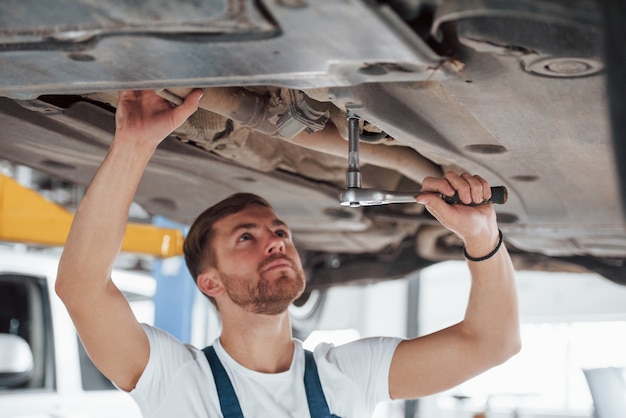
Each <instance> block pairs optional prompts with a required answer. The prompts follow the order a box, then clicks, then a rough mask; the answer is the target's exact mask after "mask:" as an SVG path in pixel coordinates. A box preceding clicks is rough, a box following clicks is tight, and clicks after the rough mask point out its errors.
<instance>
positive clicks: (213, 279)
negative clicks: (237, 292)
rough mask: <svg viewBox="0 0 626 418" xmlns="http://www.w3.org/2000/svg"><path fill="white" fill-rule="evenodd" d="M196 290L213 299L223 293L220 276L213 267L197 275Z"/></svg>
mask: <svg viewBox="0 0 626 418" xmlns="http://www.w3.org/2000/svg"><path fill="white" fill-rule="evenodd" d="M198 288H199V289H200V291H201V292H202V293H204V294H205V295H207V296H211V297H213V298H214V297H216V296H218V295H220V294H222V293H224V286H223V285H222V280H221V278H220V275H219V273H218V272H217V270H216V269H214V268H213V267H209V268H208V269H206V270H205V271H204V272H202V273H200V274H199V275H198Z"/></svg>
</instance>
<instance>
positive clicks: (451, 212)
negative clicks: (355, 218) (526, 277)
mask: <svg viewBox="0 0 626 418" xmlns="http://www.w3.org/2000/svg"><path fill="white" fill-rule="evenodd" d="M423 190H424V191H433V192H437V193H441V194H444V195H447V196H452V195H453V194H454V192H455V191H458V193H459V196H460V197H461V200H462V201H463V202H464V203H470V202H472V201H474V202H481V201H482V200H483V199H488V198H489V197H491V196H490V195H491V190H490V188H489V184H488V183H487V182H486V181H485V180H484V179H482V178H480V177H479V176H471V175H469V174H463V175H461V176H459V175H457V174H455V173H451V172H450V173H446V175H445V176H444V177H443V178H441V179H434V178H427V179H426V180H424V183H423ZM418 202H420V203H423V204H425V205H426V208H427V209H428V211H429V212H430V213H431V214H432V215H433V216H435V217H436V218H437V219H438V220H439V221H440V222H441V223H442V224H443V225H444V226H445V227H447V228H448V229H450V230H451V231H452V232H455V233H456V234H457V235H458V236H459V237H460V238H461V239H462V240H463V243H464V245H465V249H466V251H467V254H468V255H470V256H471V257H474V258H480V257H483V256H486V255H488V254H490V253H491V252H492V251H493V250H494V249H495V248H496V245H497V243H498V241H499V232H498V225H497V223H496V214H495V211H494V210H493V208H492V206H491V205H484V206H474V207H472V206H463V205H448V204H446V203H445V202H444V201H443V200H442V199H441V198H440V197H439V196H438V195H436V194H428V195H421V196H420V197H418ZM468 266H469V269H470V273H471V277H472V286H471V291H470V296H469V302H468V306H467V310H466V312H465V317H464V319H463V320H462V321H461V322H460V323H458V324H456V325H453V326H451V327H449V328H446V329H443V330H441V331H438V332H435V333H433V334H430V335H427V336H423V337H418V338H415V339H412V340H406V341H403V342H401V343H400V345H399V346H398V348H397V349H396V352H395V354H394V357H393V361H392V364H391V370H390V372H389V392H390V395H391V397H392V398H394V399H409V398H418V397H422V396H426V395H430V394H433V393H437V392H440V391H443V390H446V389H449V388H451V387H454V386H456V385H458V384H460V383H462V382H464V381H465V380H467V379H469V378H471V377H473V376H475V375H477V374H479V373H481V372H483V371H485V370H487V369H489V368H491V367H493V366H496V365H498V364H500V363H502V362H504V361H505V360H507V359H508V358H509V357H511V356H512V355H514V354H515V353H517V352H518V351H519V349H520V346H521V345H520V337H519V319H518V307H517V295H516V289H515V283H514V271H513V266H512V264H511V259H510V257H509V254H508V252H507V250H506V248H505V246H504V245H501V246H500V248H499V249H498V251H497V252H496V253H495V255H493V257H491V258H489V259H486V260H483V261H468Z"/></svg>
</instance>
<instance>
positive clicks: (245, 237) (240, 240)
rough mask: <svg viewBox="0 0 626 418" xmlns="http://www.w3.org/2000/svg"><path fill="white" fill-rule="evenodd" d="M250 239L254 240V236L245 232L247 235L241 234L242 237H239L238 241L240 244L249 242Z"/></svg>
mask: <svg viewBox="0 0 626 418" xmlns="http://www.w3.org/2000/svg"><path fill="white" fill-rule="evenodd" d="M250 239H252V234H250V233H248V232H245V233H243V234H241V236H240V237H239V240H238V241H239V242H243V241H248V240H250Z"/></svg>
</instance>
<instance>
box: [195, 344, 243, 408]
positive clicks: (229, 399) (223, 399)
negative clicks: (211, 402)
mask: <svg viewBox="0 0 626 418" xmlns="http://www.w3.org/2000/svg"><path fill="white" fill-rule="evenodd" d="M202 351H203V352H204V355H205V356H206V359H207V360H208V361H209V365H210V366H211V371H212V372H213V380H215V386H216V387H217V396H218V397H219V398H220V408H221V409H222V415H224V418H243V412H241V406H240V405H239V400H238V399H237V395H236V394H235V389H234V388H233V384H232V383H231V382H230V378H229V377H228V374H227V373H226V369H224V366H223V365H222V362H221V361H220V359H219V358H218V357H217V354H216V353H215V349H214V348H213V346H212V345H210V346H208V347H206V348H205V349H203V350H202Z"/></svg>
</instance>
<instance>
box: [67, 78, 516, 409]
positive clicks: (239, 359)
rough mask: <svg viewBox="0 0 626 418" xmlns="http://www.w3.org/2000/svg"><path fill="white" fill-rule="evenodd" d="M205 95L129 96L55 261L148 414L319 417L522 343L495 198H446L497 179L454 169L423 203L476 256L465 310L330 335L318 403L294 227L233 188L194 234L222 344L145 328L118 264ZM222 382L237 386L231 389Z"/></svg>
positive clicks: (319, 362)
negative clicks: (144, 189) (158, 162)
mask: <svg viewBox="0 0 626 418" xmlns="http://www.w3.org/2000/svg"><path fill="white" fill-rule="evenodd" d="M201 94H202V92H201V91H200V90H196V91H193V92H192V93H191V94H190V95H189V96H188V97H187V98H186V99H185V101H184V103H183V104H181V105H180V106H178V107H175V108H172V107H171V106H170V104H169V103H168V102H166V101H164V100H163V99H161V98H159V97H158V96H157V95H155V94H154V93H153V92H149V91H134V92H131V91H127V92H122V93H121V94H120V99H119V103H118V108H117V113H116V131H115V135H114V138H113V141H112V143H111V147H110V150H109V153H108V154H107V156H106V158H105V160H104V161H103V163H102V165H101V167H100V168H99V170H98V172H97V173H96V175H95V177H94V179H93V181H92V183H91V185H90V186H89V188H88V190H87V192H86V194H85V197H84V198H83V201H82V202H81V204H80V206H79V207H78V210H77V212H76V216H75V219H74V223H73V226H72V229H71V231H70V234H69V237H68V240H67V243H66V246H65V250H64V253H63V256H62V257H61V261H60V264H59V271H58V278H57V284H56V291H57V293H58V295H59V296H60V297H61V299H62V300H63V301H64V303H65V305H66V306H67V309H68V311H69V313H70V315H71V316H72V319H73V321H74V323H75V325H76V329H77V330H78V333H79V335H80V338H81V340H82V342H83V344H84V346H85V348H86V350H87V352H88V353H89V356H90V357H91V359H92V360H93V362H94V363H95V365H96V366H97V367H98V368H99V369H100V370H101V371H102V373H103V374H104V375H106V376H107V377H108V378H109V379H110V380H111V381H113V382H114V383H115V384H116V385H117V386H118V387H119V388H121V389H122V390H125V391H128V392H130V394H131V396H133V398H134V399H135V400H136V401H137V403H138V404H139V406H140V408H141V410H142V412H143V413H144V415H145V416H150V417H152V416H155V417H156V416H159V417H171V416H183V417H219V416H231V415H229V413H227V412H225V411H224V410H225V409H226V408H229V405H237V407H239V408H240V410H241V411H240V412H241V413H237V414H235V415H232V416H246V417H261V416H263V417H292V416H293V417H301V416H302V417H306V416H318V415H317V412H315V411H314V409H315V407H314V406H312V404H314V405H318V404H319V405H322V406H321V408H322V409H324V408H326V412H324V414H323V416H330V415H329V414H333V416H341V417H344V418H347V417H359V418H361V417H364V416H368V415H371V412H372V410H373V408H374V405H375V404H376V402H379V401H384V400H389V399H407V398H417V397H421V396H425V395H429V394H432V393H436V392H439V391H442V390H445V389H447V388H450V387H452V386H455V385H457V384H459V383H461V382H463V381H465V380H467V379H468V378H470V377H472V376H475V375H477V374H478V373H480V372H482V371H484V370H486V369H488V368H490V367H492V366H495V365H497V364H499V363H501V362H503V361H505V360H506V359H507V358H509V357H510V356H511V355H513V354H515V353H516V352H517V351H518V350H519V347H520V341H519V325H518V317H517V301H516V291H515V284H514V272H513V268H512V265H511V260H510V257H509V256H508V254H507V251H506V248H505V247H504V246H503V245H500V244H501V241H502V236H501V234H499V230H498V227H497V223H496V215H495V212H494V210H493V208H492V207H491V205H482V206H474V207H471V206H464V205H448V204H446V203H444V202H443V200H442V199H441V198H440V197H439V193H441V194H443V195H449V196H451V195H453V194H454V193H455V192H458V193H459V195H460V197H461V199H462V200H463V201H464V202H465V203H470V202H472V201H473V202H481V201H483V199H486V198H489V197H490V188H489V185H488V184H487V182H486V181H485V180H483V179H482V178H480V177H478V176H471V175H469V174H463V175H457V174H454V173H447V174H446V175H445V176H444V177H443V178H438V179H435V178H427V179H425V180H424V182H423V189H424V190H425V191H432V192H433V193H432V194H426V195H420V197H419V198H418V202H419V203H422V204H424V205H426V208H427V209H428V210H429V211H430V212H431V213H432V214H433V215H434V216H435V217H436V218H437V219H438V220H439V221H440V222H441V223H442V224H443V225H444V226H446V227H447V228H449V229H450V230H452V231H453V232H455V233H456V234H458V235H459V236H460V237H461V239H462V240H463V242H464V244H465V249H466V254H467V255H468V257H470V259H471V257H477V258H475V259H474V260H475V261H469V262H468V264H469V269H470V271H471V275H472V289H471V292H470V299H469V302H468V307H467V311H466V314H465V318H464V319H463V321H462V322H460V323H458V324H456V325H454V326H451V327H449V328H446V329H444V330H441V331H439V332H436V333H434V334H431V335H428V336H423V337H420V338H416V339H412V340H399V339H394V338H379V339H367V340H362V341H357V342H354V343H350V344H347V345H344V346H340V347H333V346H331V345H328V344H322V345H321V346H320V347H318V348H316V350H315V353H314V360H315V361H314V362H313V365H314V366H315V365H316V368H317V370H315V369H314V371H313V372H312V373H309V375H313V376H314V378H313V382H315V379H318V380H317V382H318V383H319V382H321V387H322V389H323V393H322V394H321V399H316V400H315V399H314V400H311V397H310V396H309V387H310V385H309V384H308V383H304V381H303V379H308V378H307V377H306V376H307V373H308V370H309V363H308V360H307V361H305V357H306V356H307V355H305V354H304V351H303V350H302V346H301V344H300V342H298V341H295V340H293V339H292V337H291V327H290V322H289V316H288V313H287V307H288V305H289V304H290V303H291V302H292V301H293V300H294V299H295V298H296V297H297V296H298V295H299V294H300V293H301V292H302V290H303V289H304V283H305V281H304V277H303V271H302V265H301V263H300V259H299V257H298V253H297V252H296V249H295V248H294V245H293V242H292V240H291V235H290V231H289V228H288V226H287V225H285V224H284V223H283V222H282V221H281V220H280V219H279V218H278V217H277V216H276V214H275V213H274V211H273V210H272V209H271V207H269V205H268V204H267V202H265V201H264V200H263V199H261V198H259V197H257V196H253V195H235V196H234V197H232V198H231V199H229V200H228V201H227V202H226V203H221V204H218V205H216V206H215V207H213V208H210V209H208V210H207V211H206V212H205V213H203V214H202V215H201V216H200V217H199V218H198V220H197V221H196V222H195V223H194V225H193V226H192V228H191V230H190V233H189V236H188V238H187V240H186V243H185V256H186V261H187V263H188V266H189V268H190V270H191V273H192V275H193V276H194V278H195V280H196V282H197V285H198V287H199V288H200V290H201V291H202V292H203V293H204V294H205V295H207V296H209V297H210V298H212V300H213V301H214V303H215V304H216V306H217V309H218V311H219V314H220V317H221V320H222V334H221V336H220V338H219V339H218V340H217V341H216V342H215V343H214V344H213V347H214V350H213V354H210V353H209V352H207V353H206V355H205V353H203V352H202V351H200V350H197V349H195V348H193V347H189V346H185V345H183V344H181V343H179V342H177V341H175V340H174V339H173V338H172V337H171V336H169V335H167V334H166V333H164V332H162V331H160V330H157V329H154V328H152V327H149V326H146V325H140V324H139V323H138V322H137V320H136V319H135V317H134V316H133V314H132V312H131V310H130V307H129V305H128V303H127V302H126V300H125V299H124V297H123V296H122V294H121V293H120V291H119V290H118V289H117V288H116V287H115V286H114V284H113V282H112V281H111V279H110V273H111V270H112V267H113V264H114V260H115V258H116V255H117V253H118V251H119V249H120V246H121V242H122V239H123V234H124V230H125V226H126V222H127V216H128V210H129V208H130V204H131V202H132V200H133V196H134V194H135V191H136V188H137V186H138V184H139V181H140V179H141V176H142V173H143V171H144V169H145V167H146V165H147V164H148V160H149V159H150V157H151V155H152V153H153V152H154V150H155V149H156V147H157V145H158V144H159V142H160V141H161V140H162V139H163V138H165V137H166V136H167V135H168V134H169V133H171V132H172V131H173V130H174V129H175V128H176V127H178V126H180V125H181V124H182V123H183V122H184V121H185V119H186V118H188V117H189V116H190V115H191V114H192V113H193V112H194V111H195V110H196V109H197V103H198V101H199V100H200V97H201ZM209 351H210V350H209ZM216 358H217V360H215V359H216ZM207 359H209V361H212V362H211V363H210V365H209V362H208V361H207ZM211 359H212V360H211ZM305 370H307V371H306V372H305ZM219 376H222V377H221V378H220V377H219ZM224 376H226V377H225V379H222V378H223V377H224ZM303 376H304V378H303ZM217 381H219V383H216V382H217ZM224 381H226V383H224ZM218 384H219V385H220V388H222V387H224V386H222V385H225V386H226V387H228V386H229V385H231V387H234V391H233V392H234V393H232V396H231V398H229V399H226V400H225V398H224V396H226V395H224V390H222V389H216V385H218ZM218 391H220V394H219V396H218V393H217V392H218ZM311 396H313V395H311ZM320 416H322V415H320Z"/></svg>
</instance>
